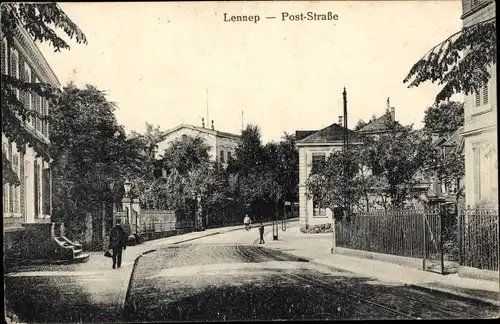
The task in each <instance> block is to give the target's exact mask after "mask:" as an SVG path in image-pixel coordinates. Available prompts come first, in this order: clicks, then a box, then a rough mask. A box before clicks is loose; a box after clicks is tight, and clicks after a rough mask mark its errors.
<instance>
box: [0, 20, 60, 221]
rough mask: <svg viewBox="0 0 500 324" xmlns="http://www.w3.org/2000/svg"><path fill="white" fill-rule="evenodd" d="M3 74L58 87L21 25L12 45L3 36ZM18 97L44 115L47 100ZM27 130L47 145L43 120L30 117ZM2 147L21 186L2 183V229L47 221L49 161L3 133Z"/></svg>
mask: <svg viewBox="0 0 500 324" xmlns="http://www.w3.org/2000/svg"><path fill="white" fill-rule="evenodd" d="M1 52H2V55H1V58H2V59H1V69H2V74H5V75H10V76H13V77H15V78H17V79H21V80H23V81H26V82H32V83H38V82H40V83H47V84H50V85H51V86H53V87H55V88H60V83H59V81H58V79H57V77H56V75H55V74H54V72H53V71H52V69H51V68H50V66H49V64H48V63H47V61H46V60H45V58H44V57H43V55H42V53H41V52H40V50H39V49H38V47H37V46H36V44H35V43H34V41H33V40H32V38H31V37H30V35H29V34H28V33H27V32H26V31H25V30H24V29H22V28H19V32H18V33H17V35H16V37H15V39H14V44H13V46H7V41H6V39H5V38H4V37H3V35H2V43H1ZM17 97H18V99H19V100H20V101H21V102H22V103H23V104H24V106H25V107H26V108H27V109H32V110H36V111H37V112H39V113H41V114H43V115H44V116H47V115H48V114H49V112H50V106H49V102H48V101H47V100H46V99H45V98H42V97H40V96H38V95H36V94H32V93H29V92H23V91H19V90H17ZM22 127H24V128H25V129H26V130H27V131H28V132H30V133H31V134H32V135H34V136H35V137H37V138H38V139H39V140H40V141H42V142H45V143H46V144H50V141H49V131H50V125H49V122H48V121H46V120H41V119H39V118H35V117H32V118H31V119H30V120H28V121H27V122H25V123H23V124H22ZM2 150H3V152H4V153H5V155H6V156H7V158H8V160H9V161H10V162H11V165H12V167H13V170H14V171H15V172H16V174H17V177H18V178H19V181H20V185H17V186H16V185H10V184H4V186H3V190H2V195H3V221H4V228H18V227H20V226H21V224H22V223H36V222H47V221H50V215H51V210H52V184H51V183H52V180H51V171H50V162H48V161H44V160H43V159H42V158H40V157H37V156H36V154H35V152H34V150H33V148H31V147H26V148H25V151H24V153H22V152H21V151H22V150H21V151H20V150H19V149H18V148H17V147H16V144H15V143H13V142H11V141H9V139H8V138H7V137H6V136H5V134H3V133H2Z"/></svg>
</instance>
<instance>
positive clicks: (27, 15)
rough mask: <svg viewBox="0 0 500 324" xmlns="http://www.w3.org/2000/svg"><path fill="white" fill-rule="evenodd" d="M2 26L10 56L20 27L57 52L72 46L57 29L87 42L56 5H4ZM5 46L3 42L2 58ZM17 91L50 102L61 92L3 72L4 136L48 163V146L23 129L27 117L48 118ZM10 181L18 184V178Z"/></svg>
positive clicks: (80, 41) (5, 171)
mask: <svg viewBox="0 0 500 324" xmlns="http://www.w3.org/2000/svg"><path fill="white" fill-rule="evenodd" d="M1 24H2V28H1V30H2V36H3V37H4V38H5V39H6V41H7V55H8V56H10V52H11V48H13V47H14V38H15V37H16V35H17V33H18V30H19V28H24V29H25V30H26V31H27V32H28V34H29V35H30V36H31V37H32V38H33V39H34V41H40V42H48V43H49V44H50V45H51V46H52V47H53V48H54V50H55V51H60V50H61V49H70V46H69V44H68V43H67V42H66V41H65V40H64V39H62V38H61V37H59V36H58V35H57V33H56V30H62V31H63V32H64V33H65V34H66V36H68V37H69V38H70V39H75V40H76V42H77V43H78V44H81V43H84V44H86V43H87V39H86V37H85V35H84V34H83V32H82V31H81V30H80V29H79V28H78V26H76V25H75V24H74V23H73V22H72V21H71V19H69V17H68V16H67V15H66V14H65V13H64V12H63V11H62V10H61V9H60V8H59V6H58V5H57V4H56V3H13V2H9V3H2V4H1ZM3 46H4V45H3V42H2V55H3V53H4V52H3ZM16 89H17V90H19V91H21V93H24V92H30V93H34V94H37V95H39V96H41V97H43V98H45V99H47V100H49V101H50V102H51V103H54V102H57V100H58V98H59V96H60V90H59V89H55V88H53V87H52V86H51V85H49V84H44V83H32V82H31V81H30V80H21V79H17V78H15V77H12V76H11V75H10V73H8V71H5V72H4V71H2V99H1V100H2V133H3V134H4V135H5V136H6V137H7V138H8V139H9V140H10V141H12V142H15V143H16V146H17V148H18V149H19V150H21V151H23V150H24V149H25V145H29V146H31V147H33V149H34V150H35V152H36V154H37V155H39V156H41V157H42V158H44V159H45V160H47V161H48V160H49V159H50V156H49V154H48V153H49V146H48V145H47V144H46V143H45V142H43V141H41V140H40V139H39V138H38V137H37V136H35V135H34V134H32V133H31V132H29V131H27V130H26V129H25V128H24V127H23V125H24V123H25V122H26V120H27V119H28V118H33V117H37V118H40V119H41V120H45V119H47V117H44V116H42V115H41V114H39V113H38V112H36V110H30V109H27V108H26V107H25V105H24V103H23V100H19V99H18V98H17V96H16V94H15V91H16ZM5 159H7V157H6V156H4V154H2V161H3V160H5ZM2 165H3V163H2ZM11 172H13V171H12V170H11V169H5V168H4V169H3V174H4V178H6V176H7V177H9V175H8V174H9V173H11ZM8 179H11V177H9V178H8ZM11 180H12V181H15V179H11ZM11 180H9V181H11Z"/></svg>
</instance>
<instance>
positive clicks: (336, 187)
mask: <svg viewBox="0 0 500 324" xmlns="http://www.w3.org/2000/svg"><path fill="white" fill-rule="evenodd" d="M361 153H362V148H360V147H351V148H349V149H348V150H347V151H345V150H339V151H334V152H332V153H331V154H330V155H329V156H328V158H327V159H326V160H325V162H324V163H321V164H318V165H317V166H315V168H313V170H312V174H311V176H310V177H309V178H308V179H307V181H306V186H307V197H308V199H313V200H314V201H316V202H318V203H319V205H320V206H322V207H325V208H329V209H331V210H334V208H337V207H340V208H342V209H343V210H352V207H354V208H355V209H364V208H369V206H368V204H367V205H366V207H364V206H363V201H362V199H363V198H366V197H367V196H368V193H369V190H370V183H371V182H370V180H371V179H370V177H369V176H368V175H367V174H366V172H365V170H364V166H365V163H364V162H365V161H364V160H363V155H362V154H361ZM342 166H344V167H342ZM366 199H367V198H366Z"/></svg>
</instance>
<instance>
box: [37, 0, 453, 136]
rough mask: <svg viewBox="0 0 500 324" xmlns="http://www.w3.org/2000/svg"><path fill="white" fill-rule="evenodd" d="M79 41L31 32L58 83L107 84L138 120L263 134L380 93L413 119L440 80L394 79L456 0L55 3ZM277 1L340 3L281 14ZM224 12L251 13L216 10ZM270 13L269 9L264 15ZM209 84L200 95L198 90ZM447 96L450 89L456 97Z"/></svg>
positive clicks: (439, 30) (403, 118) (379, 100)
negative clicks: (58, 41) (54, 41)
mask: <svg viewBox="0 0 500 324" xmlns="http://www.w3.org/2000/svg"><path fill="white" fill-rule="evenodd" d="M60 7H61V8H62V9H63V10H64V11H65V12H66V14H67V15H68V16H69V17H70V18H71V19H72V20H73V21H74V22H75V23H76V24H77V25H78V26H79V27H80V28H81V29H82V30H83V32H84V33H85V35H86V37H87V40H88V44H87V45H83V44H76V42H74V41H69V44H70V45H71V49H70V50H69V51H67V50H66V51H65V50H63V51H62V52H58V53H55V52H54V51H53V50H52V49H51V48H50V47H48V45H47V44H40V48H41V50H42V53H43V54H44V56H45V57H46V59H47V61H48V63H49V64H50V66H51V67H52V69H53V70H54V72H55V74H56V75H57V77H58V78H59V80H60V82H61V83H62V85H65V84H67V83H68V82H70V81H71V82H74V83H76V85H78V86H79V87H84V86H85V85H86V84H92V85H95V86H97V87H98V88H99V89H101V90H105V91H106V93H107V94H108V99H109V100H110V101H114V102H116V104H117V106H118V110H117V111H116V116H117V119H118V122H119V123H121V124H122V125H124V126H125V128H126V130H127V131H131V130H136V131H139V132H142V131H143V130H144V129H145V127H144V125H145V123H150V124H153V125H159V126H160V127H161V129H163V130H167V129H170V128H173V127H175V126H177V125H179V124H180V123H186V124H192V125H196V126H201V118H202V117H204V118H205V122H206V124H208V123H207V106H208V119H209V120H214V126H215V129H217V130H220V131H225V132H231V133H236V134H239V133H240V131H241V128H242V111H243V123H244V124H245V125H246V124H256V125H258V126H259V127H260V129H261V133H262V139H263V141H264V142H267V141H272V140H274V141H275V140H279V139H280V137H281V136H283V134H284V132H287V133H294V132H295V131H296V130H315V129H321V128H323V127H326V126H328V125H330V124H332V123H336V122H337V121H338V116H340V115H342V91H343V88H344V87H345V88H346V90H347V101H348V120H349V127H350V128H352V127H354V125H355V124H356V122H357V121H358V120H359V119H364V120H368V119H370V117H371V116H372V115H377V116H378V115H381V114H383V113H384V111H385V109H386V101H387V98H388V97H389V98H390V103H391V106H394V107H395V110H396V119H397V120H398V121H399V122H401V123H403V124H410V123H414V124H415V126H417V127H421V126H422V119H423V116H424V110H425V108H426V107H428V106H429V105H431V104H432V103H433V101H434V98H435V96H436V94H437V93H438V91H439V89H440V88H441V86H439V85H435V84H431V83H424V84H422V85H421V86H419V87H418V88H407V84H404V83H403V79H404V78H405V77H406V75H407V73H408V72H409V70H410V69H411V67H412V66H413V64H414V63H415V62H417V61H418V59H420V58H421V57H422V56H423V55H424V54H425V53H426V52H427V51H428V50H429V49H430V48H431V47H432V46H434V45H436V44H438V43H440V42H441V41H443V40H444V39H446V38H447V37H448V36H449V35H451V34H453V33H454V32H456V31H458V30H460V28H461V24H462V21H461V20H460V15H461V2H460V1H443V0H440V1H350V2H347V1H346V2H344V1H310V2H306V1H303V2H302V1H300V2H233V3H227V2H181V3H167V2H165V3H161V2H157V3H148V2H141V3H61V4H60ZM284 12H287V13H289V14H290V15H293V14H300V13H302V12H303V13H307V12H313V13H318V14H325V13H328V12H332V14H337V15H338V20H335V21H332V20H330V21H282V19H281V18H282V14H283V13H284ZM225 13H226V14H227V16H226V17H229V16H231V15H259V16H260V21H258V22H257V23H254V22H225V21H224V14H225ZM266 16H275V17H276V19H266V18H265V17H266ZM207 93H208V95H207ZM454 99H458V100H460V99H461V97H457V98H454Z"/></svg>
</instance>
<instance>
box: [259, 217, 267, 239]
mask: <svg viewBox="0 0 500 324" xmlns="http://www.w3.org/2000/svg"><path fill="white" fill-rule="evenodd" d="M259 235H260V242H259V244H264V243H266V242H264V224H262V222H260V226H259Z"/></svg>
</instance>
